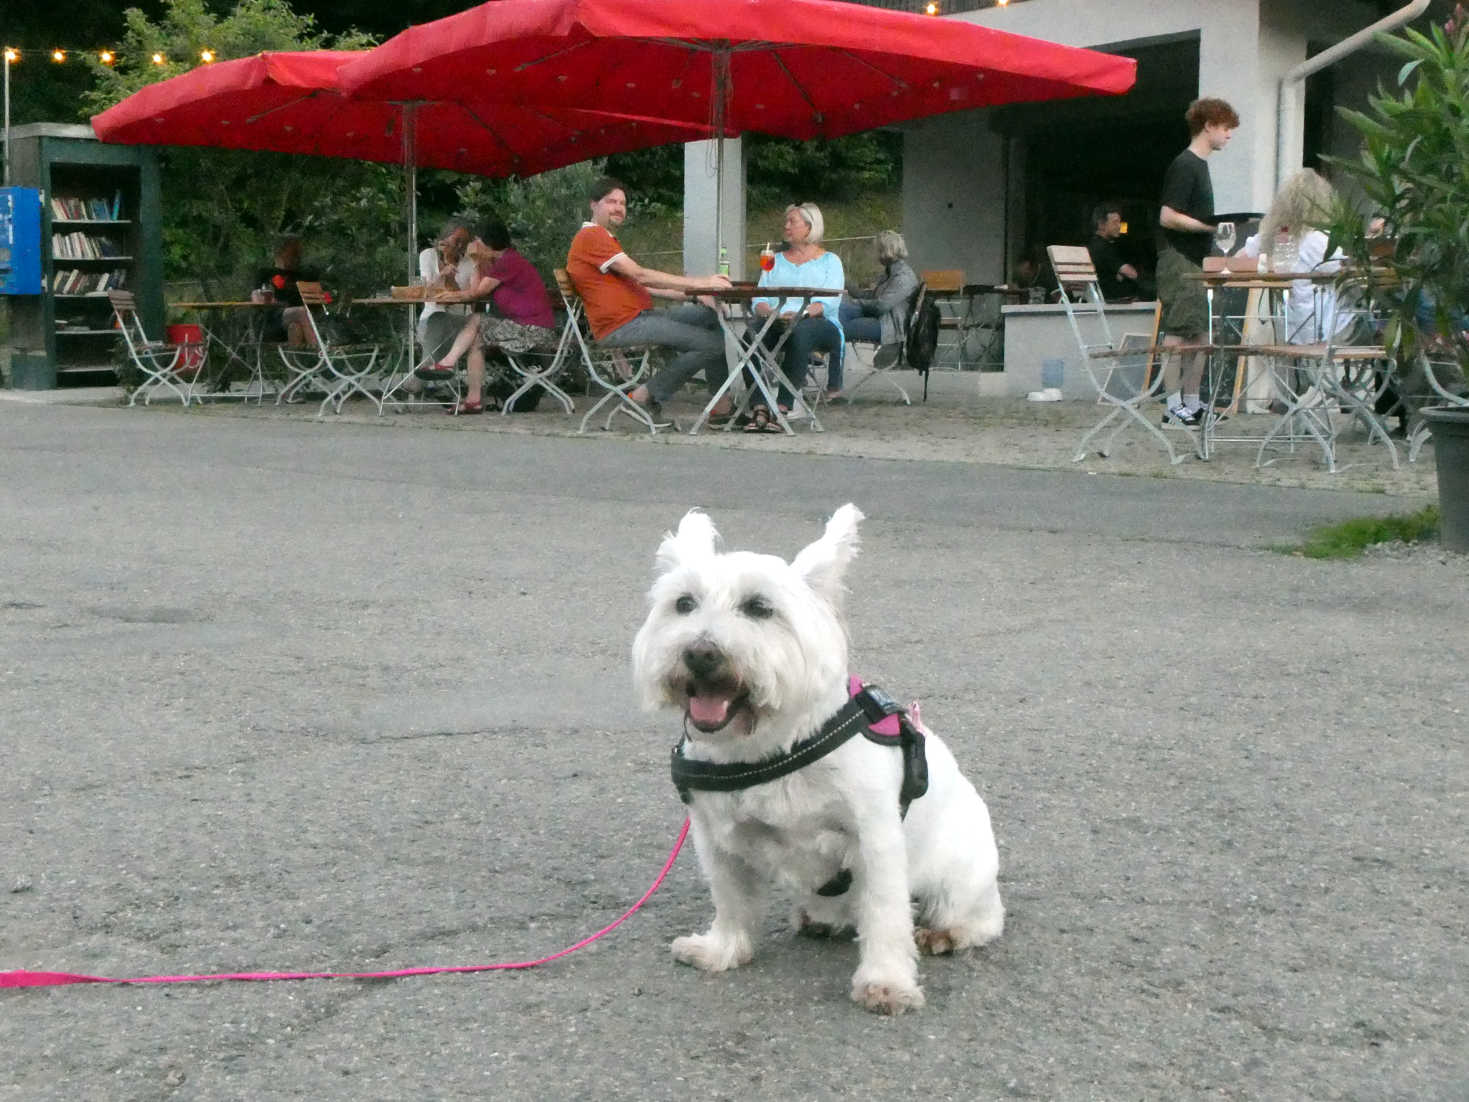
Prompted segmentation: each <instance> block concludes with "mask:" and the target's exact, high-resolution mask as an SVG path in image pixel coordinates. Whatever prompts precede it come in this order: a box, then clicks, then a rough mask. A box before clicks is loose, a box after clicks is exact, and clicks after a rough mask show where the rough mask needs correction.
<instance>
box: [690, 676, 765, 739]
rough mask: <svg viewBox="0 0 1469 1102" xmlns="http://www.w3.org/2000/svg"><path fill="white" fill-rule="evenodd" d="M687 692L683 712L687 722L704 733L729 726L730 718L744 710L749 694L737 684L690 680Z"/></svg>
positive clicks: (747, 703)
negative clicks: (686, 701)
mask: <svg viewBox="0 0 1469 1102" xmlns="http://www.w3.org/2000/svg"><path fill="white" fill-rule="evenodd" d="M687 692H688V705H687V707H686V709H685V714H686V715H687V716H688V720H689V722H690V723H692V724H693V725H694V726H695V727H696V728H697V729H698V730H700V731H703V732H704V733H705V734H706V735H707V734H711V733H712V732H714V731H720V730H723V729H724V728H725V727H727V726H729V723H730V721H731V720H733V719H734V718H735V717H736V716H737V715H739V714H741V713H742V712H744V711H746V709H747V707H748V705H749V700H750V698H749V694H748V693H746V692H745V691H744V689H743V688H742V687H741V686H740V685H738V684H735V685H726V684H703V683H700V682H697V681H690V682H689V683H688V686H687Z"/></svg>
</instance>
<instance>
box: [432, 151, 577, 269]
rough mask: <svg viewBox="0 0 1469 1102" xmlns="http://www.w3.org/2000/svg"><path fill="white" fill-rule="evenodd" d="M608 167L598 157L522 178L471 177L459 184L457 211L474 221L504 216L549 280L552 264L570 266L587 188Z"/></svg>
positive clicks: (517, 240) (521, 247) (518, 245)
mask: <svg viewBox="0 0 1469 1102" xmlns="http://www.w3.org/2000/svg"><path fill="white" fill-rule="evenodd" d="M605 171H606V165H605V163H604V162H603V161H600V160H596V161H583V162H581V163H580V164H574V165H567V166H566V167H565V168H557V169H552V170H551V171H550V172H542V173H541V174H540V175H539V176H530V177H527V178H526V179H523V180H518V179H511V180H487V179H481V178H474V179H468V180H465V181H464V182H463V183H461V184H460V185H459V188H458V199H459V210H458V213H459V214H460V216H461V217H465V218H468V219H470V220H471V222H472V223H473V224H475V225H479V224H481V223H483V222H484V221H486V220H488V219H491V218H495V219H498V220H499V221H501V222H504V223H505V225H506V227H507V228H508V229H509V230H510V236H511V238H512V239H513V240H514V241H515V247H516V248H517V249H519V250H520V252H522V253H523V254H524V255H525V256H526V258H527V259H528V260H530V262H531V263H532V264H534V265H535V266H536V270H537V271H539V272H540V273H541V276H542V278H544V279H547V280H549V279H550V277H551V272H552V270H553V269H555V268H561V267H565V265H566V249H567V247H568V246H569V245H570V244H571V239H572V237H573V236H574V235H575V234H576V231H577V228H578V227H579V226H580V225H581V224H582V223H583V222H584V221H586V218H587V198H586V196H587V191H588V189H589V188H590V187H591V186H592V181H594V180H595V179H596V178H597V177H598V176H601V175H602V174H603V173H604V172H605Z"/></svg>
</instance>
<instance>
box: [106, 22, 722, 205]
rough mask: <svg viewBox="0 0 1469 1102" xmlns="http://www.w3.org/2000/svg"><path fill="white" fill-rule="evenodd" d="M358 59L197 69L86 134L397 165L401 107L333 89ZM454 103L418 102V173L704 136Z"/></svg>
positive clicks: (488, 169) (129, 102)
mask: <svg viewBox="0 0 1469 1102" xmlns="http://www.w3.org/2000/svg"><path fill="white" fill-rule="evenodd" d="M365 56H366V54H365V52H363V51H345V50H344V51H338V50H307V51H301V52H297V53H261V54H256V55H255V56H254V57H246V58H240V59H239V60H236V61H222V62H217V63H215V64H213V65H201V66H200V67H198V68H197V69H193V70H190V71H189V72H187V73H184V74H182V75H181V76H176V77H173V78H172V79H170V80H165V81H160V82H159V83H157V84H151V85H149V86H148V87H146V88H143V89H141V90H140V91H137V92H135V93H133V94H132V95H131V96H129V97H128V98H127V99H125V100H122V101H121V102H120V103H117V104H114V105H113V106H112V107H109V108H108V109H107V110H106V111H103V112H102V113H101V114H99V115H96V116H94V117H93V119H92V128H93V129H94V130H95V131H96V132H97V136H98V137H99V138H101V139H102V140H103V141H106V142H121V143H125V144H134V145H137V144H143V145H199V146H218V147H223V148H229V149H257V150H273V151H275V152H279V153H308V154H315V155H318V156H323V157H348V158H352V159H354V160H362V161H382V162H384V163H392V164H401V163H403V161H404V158H405V149H404V143H403V128H404V114H405V112H404V104H403V103H401V102H397V101H390V100H386V99H362V98H353V97H349V96H347V95H346V94H345V93H343V92H342V90H341V88H340V86H339V85H338V82H337V76H338V73H339V71H340V70H341V68H342V66H343V65H345V64H347V63H348V62H351V61H355V60H360V59H362V58H364V57H365ZM461 91H462V89H461ZM405 98H407V99H410V100H413V101H418V100H421V99H422V97H418V96H414V97H405ZM460 100H461V101H462V100H463V97H462V96H461V97H460ZM461 101H456V102H427V103H425V102H415V103H414V112H413V115H414V130H415V134H414V143H413V148H414V156H413V163H414V164H416V165H418V166H421V167H428V168H445V169H452V170H454V171H456V172H469V173H474V174H476V175H480V176H530V175H534V174H535V173H537V172H544V171H545V170H546V169H550V168H557V167H560V166H561V165H567V164H573V163H575V162H577V161H582V160H586V159H587V158H588V157H598V156H605V155H607V154H609V153H621V152H627V151H630V150H635V149H644V148H647V147H649V146H654V145H664V144H666V143H669V142H688V141H696V140H698V139H700V138H705V137H708V136H709V133H710V132H709V130H708V129H707V128H706V127H702V126H697V125H684V124H680V123H676V122H670V121H668V120H665V119H649V118H633V117H627V116H621V115H610V114H606V113H603V112H598V111H583V110H578V109H575V108H567V107H554V106H553V107H546V108H538V107H520V106H516V105H513V104H507V103H478V102H461Z"/></svg>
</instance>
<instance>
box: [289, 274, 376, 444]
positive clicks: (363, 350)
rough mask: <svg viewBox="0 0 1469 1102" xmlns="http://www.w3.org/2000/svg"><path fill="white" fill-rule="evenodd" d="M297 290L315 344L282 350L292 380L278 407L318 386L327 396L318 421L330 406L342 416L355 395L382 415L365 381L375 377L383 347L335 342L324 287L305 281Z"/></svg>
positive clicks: (323, 401) (324, 398)
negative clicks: (281, 403)
mask: <svg viewBox="0 0 1469 1102" xmlns="http://www.w3.org/2000/svg"><path fill="white" fill-rule="evenodd" d="M296 289H297V290H298V291H299V292H300V293H301V305H302V306H303V307H304V308H305V311H306V327H307V329H308V330H309V331H310V333H311V338H312V340H313V341H314V344H312V345H307V346H300V345H282V346H281V348H280V357H281V360H282V362H283V363H284V364H285V365H286V370H287V371H289V372H290V373H291V376H292V377H291V379H290V381H289V382H287V383H286V385H285V386H284V387H282V388H281V392H280V394H279V395H277V396H276V403H277V404H279V403H280V402H281V401H287V402H289V401H293V400H299V397H300V393H301V391H302V390H304V389H305V388H307V387H308V386H316V387H319V388H320V389H322V390H324V391H325V392H326V394H325V397H323V398H322V400H321V408H320V409H318V410H317V413H316V415H317V416H318V417H321V416H323V415H325V413H326V410H327V406H331V407H332V411H333V412H334V413H341V412H342V403H343V402H345V401H346V400H347V399H348V398H350V397H351V396H352V395H353V394H354V393H356V394H361V395H362V396H363V397H364V398H366V399H367V400H368V401H370V402H373V403H374V404H378V411H379V412H381V411H382V406H381V404H379V403H378V400H377V399H376V398H374V397H373V395H372V392H371V391H369V390H368V389H367V388H366V387H365V386H363V385H362V380H363V379H364V378H366V377H367V376H368V375H370V374H371V373H372V369H373V366H374V365H375V364H376V363H377V358H378V354H379V352H380V351H381V346H380V345H377V344H349V343H344V342H340V341H333V340H332V339H331V327H330V326H328V325H327V324H326V320H327V317H328V313H327V306H328V304H329V303H328V297H327V295H326V292H324V291H323V290H322V289H321V284H320V283H308V282H304V281H303V282H298V283H297V284H296Z"/></svg>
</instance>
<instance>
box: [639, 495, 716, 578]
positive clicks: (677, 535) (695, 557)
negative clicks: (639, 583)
mask: <svg viewBox="0 0 1469 1102" xmlns="http://www.w3.org/2000/svg"><path fill="white" fill-rule="evenodd" d="M718 551H719V533H718V532H717V531H715V528H714V522H713V521H712V520H710V519H709V514H708V513H706V512H704V511H703V510H701V509H690V510H689V511H688V512H687V513H685V514H684V517H683V520H681V521H679V524H678V531H677V532H669V533H668V534H667V535H666V536H664V537H663V542H662V543H660V544H659V545H658V554H657V556H656V557H655V558H654V565H655V566H656V568H657V571H658V573H659V574H667V573H668V572H669V571H670V570H672V569H673V568H674V567H675V566H678V565H679V564H680V563H688V562H698V561H699V560H701V559H710V558H713V557H714V556H715V555H716V554H717V553H718Z"/></svg>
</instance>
